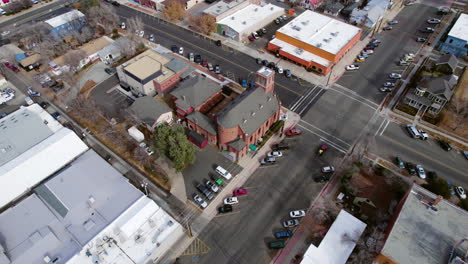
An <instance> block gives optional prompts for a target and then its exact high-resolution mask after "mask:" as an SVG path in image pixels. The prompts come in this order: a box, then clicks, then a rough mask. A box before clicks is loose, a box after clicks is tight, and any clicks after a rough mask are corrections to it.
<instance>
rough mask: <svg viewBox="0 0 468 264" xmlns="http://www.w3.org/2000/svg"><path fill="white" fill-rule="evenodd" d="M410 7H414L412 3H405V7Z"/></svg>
mask: <svg viewBox="0 0 468 264" xmlns="http://www.w3.org/2000/svg"><path fill="white" fill-rule="evenodd" d="M412 5H414V2H407V3H406V4H405V6H412Z"/></svg>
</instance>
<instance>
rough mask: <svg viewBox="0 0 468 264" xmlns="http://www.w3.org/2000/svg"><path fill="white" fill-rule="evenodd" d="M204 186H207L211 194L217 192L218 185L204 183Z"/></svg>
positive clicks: (208, 182)
mask: <svg viewBox="0 0 468 264" xmlns="http://www.w3.org/2000/svg"><path fill="white" fill-rule="evenodd" d="M206 186H208V188H210V189H211V190H212V191H213V192H218V191H219V187H218V185H217V184H216V183H213V182H212V181H206Z"/></svg>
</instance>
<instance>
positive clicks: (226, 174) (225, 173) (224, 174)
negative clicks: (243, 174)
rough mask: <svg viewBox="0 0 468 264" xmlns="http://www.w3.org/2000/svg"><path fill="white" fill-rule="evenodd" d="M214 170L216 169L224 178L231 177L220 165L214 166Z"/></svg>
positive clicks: (228, 178)
mask: <svg viewBox="0 0 468 264" xmlns="http://www.w3.org/2000/svg"><path fill="white" fill-rule="evenodd" d="M215 171H216V172H217V173H218V174H219V175H221V176H223V177H224V178H225V179H226V180H230V179H231V178H232V175H231V173H229V172H228V171H227V170H225V169H224V168H223V167H221V166H218V167H216V169H215Z"/></svg>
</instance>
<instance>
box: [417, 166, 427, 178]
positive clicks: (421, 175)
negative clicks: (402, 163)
mask: <svg viewBox="0 0 468 264" xmlns="http://www.w3.org/2000/svg"><path fill="white" fill-rule="evenodd" d="M416 172H417V173H418V176H419V178H421V179H426V172H425V171H424V168H423V167H422V166H421V165H416Z"/></svg>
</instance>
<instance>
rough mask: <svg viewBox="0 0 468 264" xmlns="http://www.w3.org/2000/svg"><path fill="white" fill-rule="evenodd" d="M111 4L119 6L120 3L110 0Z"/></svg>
mask: <svg viewBox="0 0 468 264" xmlns="http://www.w3.org/2000/svg"><path fill="white" fill-rule="evenodd" d="M112 5H114V6H120V3H119V2H117V1H112Z"/></svg>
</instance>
